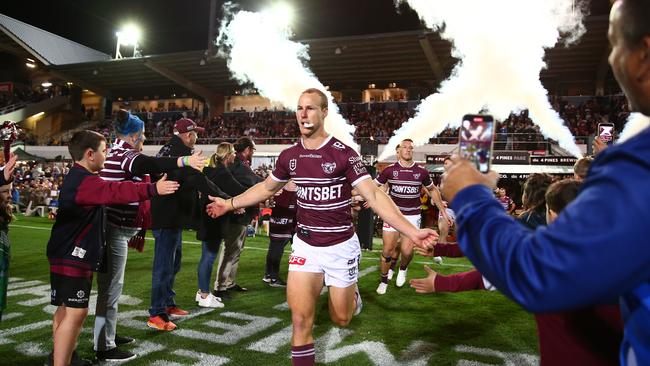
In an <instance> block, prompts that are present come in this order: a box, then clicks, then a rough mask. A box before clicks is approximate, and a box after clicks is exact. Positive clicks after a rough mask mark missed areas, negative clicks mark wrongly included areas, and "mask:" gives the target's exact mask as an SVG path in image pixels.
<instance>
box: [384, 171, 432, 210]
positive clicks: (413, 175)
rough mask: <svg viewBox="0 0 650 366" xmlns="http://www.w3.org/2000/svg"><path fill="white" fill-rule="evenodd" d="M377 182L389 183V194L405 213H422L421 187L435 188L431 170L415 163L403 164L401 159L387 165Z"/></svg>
mask: <svg viewBox="0 0 650 366" xmlns="http://www.w3.org/2000/svg"><path fill="white" fill-rule="evenodd" d="M375 182H377V184H379V185H384V184H386V183H388V195H389V196H390V198H391V199H392V200H393V202H395V205H396V206H397V208H399V210H400V212H402V214H403V215H420V206H421V202H420V187H421V186H425V187H427V188H428V189H431V188H433V182H432V181H431V177H430V176H429V172H428V171H427V170H426V169H424V168H422V167H421V166H419V165H417V164H415V162H413V165H411V166H409V167H405V166H402V164H400V162H399V160H398V161H397V162H395V164H393V165H389V166H387V167H386V168H385V169H384V170H383V171H382V172H381V174H379V176H378V177H377V178H375Z"/></svg>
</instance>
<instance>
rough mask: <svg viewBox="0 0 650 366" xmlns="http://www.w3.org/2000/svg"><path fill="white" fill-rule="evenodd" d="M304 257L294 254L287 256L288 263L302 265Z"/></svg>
mask: <svg viewBox="0 0 650 366" xmlns="http://www.w3.org/2000/svg"><path fill="white" fill-rule="evenodd" d="M305 261H306V259H305V258H303V257H298V256H295V255H292V256H289V264H295V265H296V266H302V265H303V264H305Z"/></svg>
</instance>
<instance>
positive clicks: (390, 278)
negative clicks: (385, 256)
mask: <svg viewBox="0 0 650 366" xmlns="http://www.w3.org/2000/svg"><path fill="white" fill-rule="evenodd" d="M394 274H395V271H393V270H392V269H389V270H388V280H389V281H390V280H392V279H393V275H394Z"/></svg>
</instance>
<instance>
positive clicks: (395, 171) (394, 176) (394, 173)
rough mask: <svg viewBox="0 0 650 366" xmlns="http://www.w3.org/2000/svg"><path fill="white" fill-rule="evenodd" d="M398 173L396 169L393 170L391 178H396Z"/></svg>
mask: <svg viewBox="0 0 650 366" xmlns="http://www.w3.org/2000/svg"><path fill="white" fill-rule="evenodd" d="M398 175H399V172H398V171H397V170H393V178H397V176H398Z"/></svg>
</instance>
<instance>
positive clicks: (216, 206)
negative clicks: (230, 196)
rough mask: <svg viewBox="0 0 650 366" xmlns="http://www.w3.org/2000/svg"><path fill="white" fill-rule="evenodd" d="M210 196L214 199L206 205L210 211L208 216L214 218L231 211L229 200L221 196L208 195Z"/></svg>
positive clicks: (207, 210)
mask: <svg viewBox="0 0 650 366" xmlns="http://www.w3.org/2000/svg"><path fill="white" fill-rule="evenodd" d="M208 198H209V199H210V201H212V202H210V203H209V204H208V205H207V206H205V211H206V212H207V213H208V216H210V217H212V218H213V219H214V218H217V217H219V216H221V215H223V214H225V213H226V212H228V211H229V209H230V204H229V203H228V201H226V200H224V199H223V198H220V197H212V196H208Z"/></svg>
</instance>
